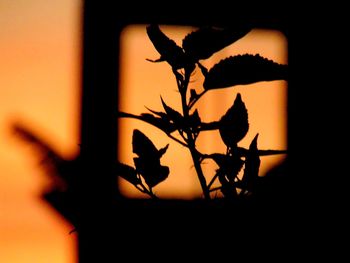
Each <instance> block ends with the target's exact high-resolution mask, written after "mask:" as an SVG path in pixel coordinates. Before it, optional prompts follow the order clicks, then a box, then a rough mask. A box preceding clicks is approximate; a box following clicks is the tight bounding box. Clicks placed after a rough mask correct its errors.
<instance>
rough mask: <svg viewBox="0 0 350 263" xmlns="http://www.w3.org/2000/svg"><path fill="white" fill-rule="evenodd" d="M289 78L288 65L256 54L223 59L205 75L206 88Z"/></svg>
mask: <svg viewBox="0 0 350 263" xmlns="http://www.w3.org/2000/svg"><path fill="white" fill-rule="evenodd" d="M272 80H287V66H286V65H281V64H278V63H276V62H274V61H272V60H268V59H266V58H263V57H261V56H260V55H259V54H256V55H250V54H245V55H238V56H234V57H229V58H226V59H224V60H221V61H220V62H219V63H218V64H216V65H214V67H212V68H211V69H210V70H209V71H208V74H207V75H206V76H205V80H204V84H203V86H204V88H205V89H206V90H210V89H219V88H227V87H232V86H235V85H246V84H252V83H255V82H259V81H272Z"/></svg>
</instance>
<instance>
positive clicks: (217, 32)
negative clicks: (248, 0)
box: [182, 26, 250, 61]
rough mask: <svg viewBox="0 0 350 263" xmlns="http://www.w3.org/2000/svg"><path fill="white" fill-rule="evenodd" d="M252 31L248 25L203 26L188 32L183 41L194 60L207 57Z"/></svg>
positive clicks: (187, 53)
mask: <svg viewBox="0 0 350 263" xmlns="http://www.w3.org/2000/svg"><path fill="white" fill-rule="evenodd" d="M249 31H250V28H248V27H246V26H245V27H243V26H242V27H236V28H225V29H220V28H214V27H202V28H200V29H198V30H196V31H194V32H192V33H190V34H188V35H187V36H186V37H185V38H184V39H183V41H182V47H183V49H184V50H185V53H186V55H189V56H190V57H191V58H192V59H193V60H194V61H198V60H200V59H207V58H209V57H210V56H211V55H213V54H214V53H215V52H217V51H219V50H221V49H223V48H224V47H226V46H228V45H230V44H232V43H234V42H235V41H237V40H238V39H240V38H242V37H243V36H244V35H246V34H247V33H248V32H249Z"/></svg>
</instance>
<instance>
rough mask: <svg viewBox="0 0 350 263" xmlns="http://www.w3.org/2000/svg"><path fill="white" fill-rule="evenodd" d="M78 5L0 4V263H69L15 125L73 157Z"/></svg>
mask: <svg viewBox="0 0 350 263" xmlns="http://www.w3.org/2000/svg"><path fill="white" fill-rule="evenodd" d="M80 8H81V3H80V1H79V0H50V1H47V0H34V1H28V0H0V262H3V263H10V262H11V263H24V262H35V263H47V262H50V263H72V262H75V260H74V259H75V254H74V246H75V240H74V239H75V236H74V235H69V231H70V230H71V229H72V226H70V225H68V224H67V223H66V222H65V221H63V219H62V218H61V217H59V216H57V214H56V213H55V212H54V211H53V210H52V209H51V208H50V207H49V206H48V205H47V204H46V203H44V202H42V201H40V199H39V197H40V193H41V192H42V190H43V189H44V188H45V185H46V186H47V183H48V182H47V181H46V180H45V179H46V177H45V176H44V174H43V173H42V171H41V170H40V169H38V158H36V157H37V156H35V155H34V152H33V151H32V149H31V148H30V147H24V146H26V145H25V144H23V143H22V142H19V141H18V140H17V139H16V138H14V136H12V134H11V132H10V124H11V123H12V122H13V121H21V122H24V123H26V124H28V125H30V126H33V128H36V130H40V134H42V135H43V136H45V137H46V138H48V140H49V142H50V143H52V145H54V146H55V147H56V148H57V149H58V151H59V152H61V153H62V154H65V155H69V154H73V153H74V152H75V151H76V150H77V138H78V137H77V135H78V129H77V128H78V127H77V114H78V101H79V99H78V95H79V85H80V65H79V63H80V33H79V30H80Z"/></svg>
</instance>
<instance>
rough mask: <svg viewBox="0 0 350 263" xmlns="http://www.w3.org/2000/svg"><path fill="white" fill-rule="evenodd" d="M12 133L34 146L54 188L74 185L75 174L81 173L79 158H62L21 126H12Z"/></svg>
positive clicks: (38, 137)
mask: <svg viewBox="0 0 350 263" xmlns="http://www.w3.org/2000/svg"><path fill="white" fill-rule="evenodd" d="M13 131H14V133H15V135H17V136H19V137H20V138H21V139H22V140H24V141H26V142H28V143H30V144H32V145H33V146H34V148H35V150H36V151H37V152H38V154H39V158H40V165H41V166H42V167H43V168H44V169H45V172H46V174H47V175H48V176H50V178H51V179H52V180H53V184H54V186H55V187H56V188H60V189H65V188H66V187H68V186H73V185H74V186H75V185H76V183H77V181H76V180H75V178H76V174H77V173H79V172H80V171H81V161H80V158H74V159H66V158H64V157H63V156H61V155H60V154H59V153H58V152H57V151H56V150H55V149H54V148H53V147H52V146H51V145H49V143H47V142H46V141H45V140H44V139H43V138H41V137H40V136H39V135H37V134H35V133H34V132H33V131H31V130H30V129H29V128H28V127H25V126H24V125H22V124H14V126H13Z"/></svg>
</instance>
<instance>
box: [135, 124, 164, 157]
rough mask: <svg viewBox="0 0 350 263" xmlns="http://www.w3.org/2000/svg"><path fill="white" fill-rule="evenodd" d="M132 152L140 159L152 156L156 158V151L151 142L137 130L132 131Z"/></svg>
mask: <svg viewBox="0 0 350 263" xmlns="http://www.w3.org/2000/svg"><path fill="white" fill-rule="evenodd" d="M132 152H133V153H136V154H137V155H138V156H141V157H143V156H154V157H156V158H158V150H157V148H156V147H155V146H154V144H153V143H152V141H151V140H150V139H148V137H147V136H146V135H144V134H143V133H142V132H141V131H139V130H137V129H135V130H134V132H133V135H132ZM158 159H159V158H158Z"/></svg>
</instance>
